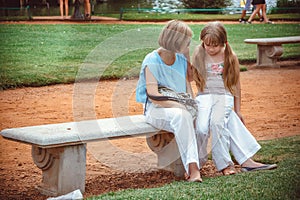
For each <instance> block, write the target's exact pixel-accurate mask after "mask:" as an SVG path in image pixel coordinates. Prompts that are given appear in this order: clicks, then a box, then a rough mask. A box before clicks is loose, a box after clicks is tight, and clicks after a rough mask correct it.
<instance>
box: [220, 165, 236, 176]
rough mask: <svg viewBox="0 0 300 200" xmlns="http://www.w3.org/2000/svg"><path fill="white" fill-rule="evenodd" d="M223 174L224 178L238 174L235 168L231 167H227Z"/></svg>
mask: <svg viewBox="0 0 300 200" xmlns="http://www.w3.org/2000/svg"><path fill="white" fill-rule="evenodd" d="M222 173H223V175H224V176H229V175H233V174H236V170H235V168H234V166H232V165H229V166H228V167H226V168H225V169H223V170H222Z"/></svg>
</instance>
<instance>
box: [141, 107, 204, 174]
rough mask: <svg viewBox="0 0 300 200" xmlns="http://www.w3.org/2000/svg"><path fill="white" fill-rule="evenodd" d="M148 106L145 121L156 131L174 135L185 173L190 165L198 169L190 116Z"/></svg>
mask: <svg viewBox="0 0 300 200" xmlns="http://www.w3.org/2000/svg"><path fill="white" fill-rule="evenodd" d="M148 105H149V106H147V109H146V112H145V115H146V121H147V122H148V123H149V124H151V125H152V126H154V127H156V128H157V129H160V130H166V131H169V132H172V133H173V134H174V136H175V140H176V143H177V146H178V150H179V153H180V156H181V160H182V163H183V165H184V168H185V171H186V172H187V173H188V174H189V170H188V169H189V164H190V163H196V164H197V166H198V168H199V169H200V166H199V157H198V150H197V141H196V134H195V129H194V123H193V119H192V115H191V114H190V113H189V112H188V111H187V110H184V109H180V108H163V107H157V106H155V105H154V104H148ZM174 161H175V160H174Z"/></svg>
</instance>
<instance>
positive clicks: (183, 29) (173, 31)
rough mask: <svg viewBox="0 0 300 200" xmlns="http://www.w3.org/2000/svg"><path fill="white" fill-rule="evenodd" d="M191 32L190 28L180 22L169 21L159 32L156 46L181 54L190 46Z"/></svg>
mask: <svg viewBox="0 0 300 200" xmlns="http://www.w3.org/2000/svg"><path fill="white" fill-rule="evenodd" d="M192 36H193V32H192V30H191V28H190V27H189V26H188V25H187V24H185V23H184V22H182V21H179V20H171V21H169V22H168V23H167V24H166V26H165V27H164V28H163V30H162V31H161V33H160V35H159V38H158V44H159V45H160V46H161V47H163V48H164V49H167V50H169V51H173V52H183V51H184V50H185V48H187V47H188V46H189V44H190V41H191V38H192Z"/></svg>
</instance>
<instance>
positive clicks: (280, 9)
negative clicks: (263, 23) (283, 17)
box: [271, 0, 300, 13]
mask: <svg viewBox="0 0 300 200" xmlns="http://www.w3.org/2000/svg"><path fill="white" fill-rule="evenodd" d="M299 12H300V0H277V7H276V8H273V9H272V10H271V13H299Z"/></svg>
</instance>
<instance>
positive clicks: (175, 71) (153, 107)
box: [136, 20, 202, 182]
mask: <svg viewBox="0 0 300 200" xmlns="http://www.w3.org/2000/svg"><path fill="white" fill-rule="evenodd" d="M192 35H193V33H192V30H191V29H190V28H189V27H188V25H186V24H185V23H184V22H182V21H178V20H172V21H169V22H168V23H167V24H166V25H165V27H164V28H163V30H162V31H161V33H160V36H159V39H158V43H159V46H160V47H159V48H158V49H156V50H154V51H152V52H151V53H149V54H148V55H146V57H145V59H144V60H143V63H142V67H141V71H140V76H139V81H138V84H137V88H136V101H137V102H140V103H143V104H144V115H145V119H146V121H147V122H148V123H149V124H151V125H152V126H154V127H156V128H157V129H159V130H166V131H169V132H172V133H173V134H174V136H175V140H176V143H177V145H178V150H179V153H180V156H181V160H182V163H183V166H184V169H185V171H186V179H187V181H189V182H202V179H201V175H200V171H199V170H200V166H199V157H198V148H197V141H196V135H195V129H194V120H193V118H192V115H191V113H190V112H188V111H187V110H186V108H185V106H184V105H182V104H180V103H178V102H175V101H170V100H163V101H158V100H154V99H151V98H150V96H158V97H159V96H162V95H161V94H160V93H159V92H158V86H165V87H169V88H171V89H173V90H174V91H176V92H188V93H190V94H191V95H192V96H193V92H192V88H191V85H190V81H189V78H188V76H189V72H188V69H189V68H190V67H191V66H190V63H189V62H188V59H187V58H186V56H184V53H186V52H187V49H188V48H189V45H190V42H191V38H192Z"/></svg>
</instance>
